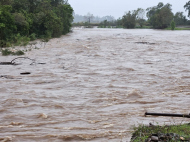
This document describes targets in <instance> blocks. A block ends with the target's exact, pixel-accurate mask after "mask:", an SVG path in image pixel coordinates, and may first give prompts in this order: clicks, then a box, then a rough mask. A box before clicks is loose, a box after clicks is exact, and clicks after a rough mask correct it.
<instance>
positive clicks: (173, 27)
mask: <svg viewBox="0 0 190 142" xmlns="http://www.w3.org/2000/svg"><path fill="white" fill-rule="evenodd" d="M170 27H171V30H175V22H174V20H172V22H171V24H170Z"/></svg>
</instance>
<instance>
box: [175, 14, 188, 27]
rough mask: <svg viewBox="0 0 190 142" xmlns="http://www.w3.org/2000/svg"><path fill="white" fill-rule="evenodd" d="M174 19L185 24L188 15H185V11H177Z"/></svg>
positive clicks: (179, 23)
mask: <svg viewBox="0 0 190 142" xmlns="http://www.w3.org/2000/svg"><path fill="white" fill-rule="evenodd" d="M174 21H175V23H176V25H185V24H186V23H187V19H186V16H185V15H183V12H176V14H175V16H174Z"/></svg>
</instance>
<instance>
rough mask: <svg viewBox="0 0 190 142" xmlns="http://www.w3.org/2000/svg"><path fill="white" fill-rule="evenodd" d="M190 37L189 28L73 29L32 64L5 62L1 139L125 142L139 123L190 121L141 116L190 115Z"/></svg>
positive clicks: (34, 55)
mask: <svg viewBox="0 0 190 142" xmlns="http://www.w3.org/2000/svg"><path fill="white" fill-rule="evenodd" d="M189 39H190V33H189V31H161V30H123V29H74V30H73V32H72V33H70V34H68V35H66V36H63V37H61V38H58V39H52V40H51V41H49V42H48V43H47V44H46V45H45V46H43V47H41V48H40V49H33V50H32V51H28V52H27V53H26V56H27V57H29V58H31V59H35V61H36V63H35V64H32V65H30V63H29V62H30V61H28V60H25V59H20V60H21V63H22V64H20V65H16V66H11V65H9V66H6V65H4V66H3V65H1V66H0V76H1V77H0V96H1V99H0V104H1V105H0V113H1V115H0V140H5V141H6V140H7V141H8V140H11V141H13V142H21V141H24V142H33V141H40V142H52V141H54V142H62V141H73V142H75V141H81V142H82V141H90V142H120V141H122V142H128V141H129V140H130V137H131V133H132V130H133V129H132V127H133V126H134V125H138V124H148V123H149V122H151V123H159V124H164V123H169V124H173V123H184V122H188V119H185V118H170V117H144V113H145V112H146V111H148V112H165V113H170V112H171V113H189V107H190V104H189V102H190V97H189V95H190V87H189V86H190V70H189V69H190V64H189V61H190V48H189V47H190V42H189ZM14 58H15V56H8V57H2V56H0V62H5V61H11V60H12V59H14ZM38 63H46V64H38ZM21 72H31V74H30V75H20V73H21ZM5 75H6V76H5Z"/></svg>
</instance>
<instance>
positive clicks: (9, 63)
mask: <svg viewBox="0 0 190 142" xmlns="http://www.w3.org/2000/svg"><path fill="white" fill-rule="evenodd" d="M17 59H29V60H31V61H32V63H30V65H32V64H34V63H35V60H34V59H30V58H28V57H17V58H15V59H13V60H12V61H10V62H0V65H19V64H18V63H16V62H15V61H16V60H17Z"/></svg>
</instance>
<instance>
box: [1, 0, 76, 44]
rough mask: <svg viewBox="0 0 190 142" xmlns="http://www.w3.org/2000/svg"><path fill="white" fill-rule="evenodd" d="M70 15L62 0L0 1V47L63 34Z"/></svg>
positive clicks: (70, 20)
mask: <svg viewBox="0 0 190 142" xmlns="http://www.w3.org/2000/svg"><path fill="white" fill-rule="evenodd" d="M72 13H73V9H72V7H71V6H70V5H69V4H68V3H67V1H64V0H0V47H7V46H11V44H16V45H26V44H27V42H28V41H30V40H34V39H36V38H43V39H49V38H51V37H59V36H61V35H62V34H66V33H68V32H69V31H70V28H71V23H72V20H73V16H72Z"/></svg>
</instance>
